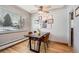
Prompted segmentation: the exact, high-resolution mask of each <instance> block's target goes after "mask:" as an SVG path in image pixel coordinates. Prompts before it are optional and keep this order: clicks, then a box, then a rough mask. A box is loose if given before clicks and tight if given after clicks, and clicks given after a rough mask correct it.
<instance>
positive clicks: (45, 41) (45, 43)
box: [42, 33, 50, 52]
mask: <svg viewBox="0 0 79 59" xmlns="http://www.w3.org/2000/svg"><path fill="white" fill-rule="evenodd" d="M49 35H50V33H47V34H45V35H44V36H43V38H42V42H43V43H44V49H45V52H46V47H47V48H48V47H49V46H48V39H49Z"/></svg>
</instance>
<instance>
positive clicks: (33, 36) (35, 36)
mask: <svg viewBox="0 0 79 59" xmlns="http://www.w3.org/2000/svg"><path fill="white" fill-rule="evenodd" d="M45 34H47V33H45V32H43V33H40V35H38V34H37V33H34V34H31V35H24V36H25V37H29V47H30V50H31V51H33V52H36V53H40V46H41V42H42V37H43V36H44V35H45ZM32 40H35V41H37V44H38V46H37V50H35V49H32V43H31V41H32Z"/></svg>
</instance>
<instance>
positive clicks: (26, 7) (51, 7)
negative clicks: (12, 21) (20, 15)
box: [18, 5, 64, 14]
mask: <svg viewBox="0 0 79 59" xmlns="http://www.w3.org/2000/svg"><path fill="white" fill-rule="evenodd" d="M39 6H41V5H18V7H20V8H22V9H24V10H26V11H28V12H29V13H31V14H32V13H36V12H37V11H38V8H39ZM63 7H64V5H49V6H48V8H49V11H53V10H55V9H59V8H63Z"/></svg>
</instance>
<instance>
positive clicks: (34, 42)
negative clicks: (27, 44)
mask: <svg viewBox="0 0 79 59" xmlns="http://www.w3.org/2000/svg"><path fill="white" fill-rule="evenodd" d="M34 49H35V40H34Z"/></svg>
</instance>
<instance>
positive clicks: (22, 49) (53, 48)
mask: <svg viewBox="0 0 79 59" xmlns="http://www.w3.org/2000/svg"><path fill="white" fill-rule="evenodd" d="M42 46H43V45H42ZM71 52H73V51H72V47H68V46H67V45H66V44H61V43H56V42H50V43H49V48H48V49H47V53H71ZM0 53H34V52H32V51H30V50H29V47H28V40H27V41H23V42H21V43H18V44H16V45H14V46H11V47H9V48H6V49H4V50H1V51H0ZM41 53H44V48H43V47H41Z"/></svg>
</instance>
